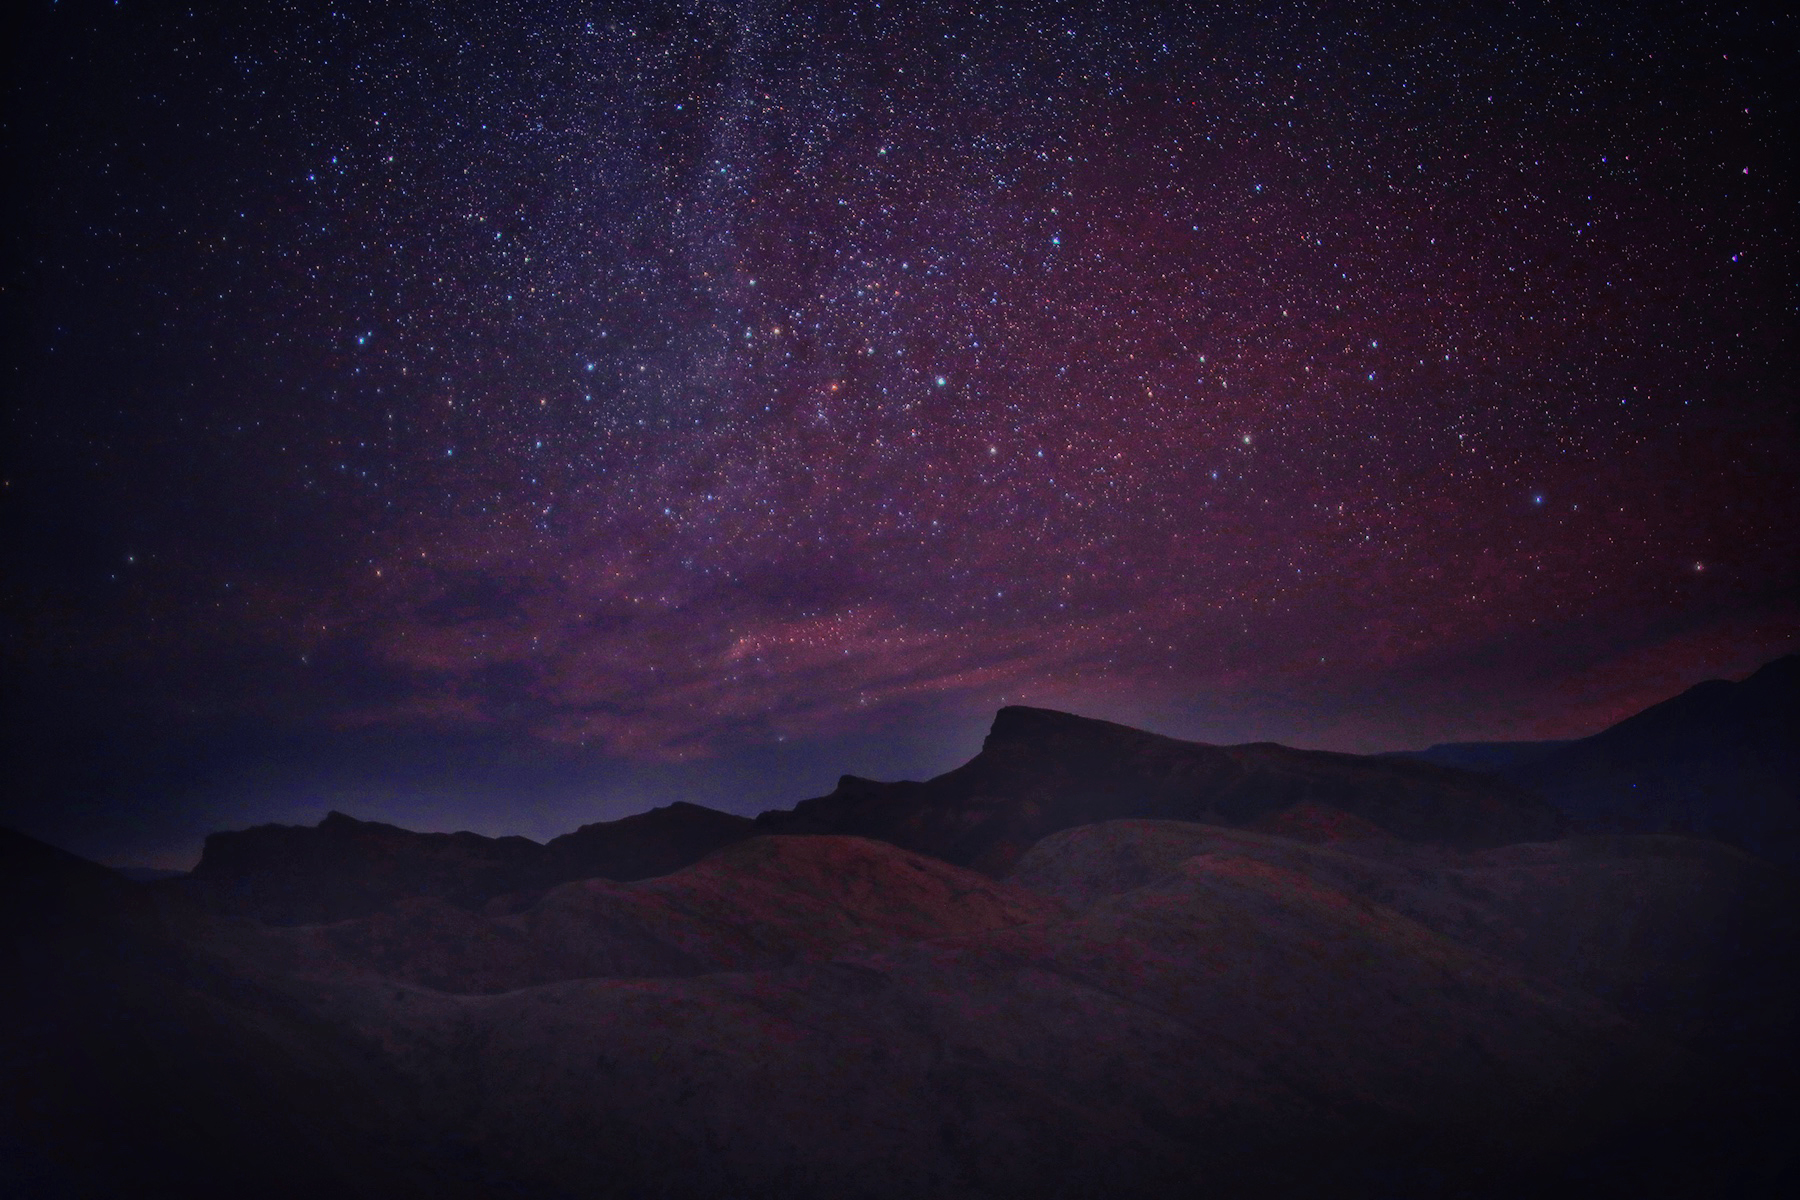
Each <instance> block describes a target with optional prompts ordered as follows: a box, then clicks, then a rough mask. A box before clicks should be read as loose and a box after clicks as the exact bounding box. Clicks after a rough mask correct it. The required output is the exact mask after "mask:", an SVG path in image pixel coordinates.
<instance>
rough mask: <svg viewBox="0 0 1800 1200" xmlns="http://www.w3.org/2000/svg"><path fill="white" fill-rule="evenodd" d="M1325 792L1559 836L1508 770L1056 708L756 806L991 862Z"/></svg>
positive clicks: (1412, 814)
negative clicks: (932, 758) (1210, 735)
mask: <svg viewBox="0 0 1800 1200" xmlns="http://www.w3.org/2000/svg"><path fill="white" fill-rule="evenodd" d="M1300 804H1318V805H1324V806H1327V807H1329V808H1332V809H1334V810H1337V811H1340V812H1343V813H1347V814H1349V815H1351V816H1353V817H1355V818H1358V819H1360V820H1362V821H1366V822H1369V823H1370V824H1372V825H1374V826H1377V827H1379V828H1380V829H1382V830H1384V831H1386V832H1387V833H1389V834H1391V835H1393V836H1396V837H1400V838H1403V839H1406V840H1410V841H1431V842H1443V843H1446V844H1451V845H1459V846H1475V845H1499V844H1502V843H1505V842H1512V841H1523V840H1527V839H1533V838H1548V837H1554V836H1556V834H1557V832H1558V831H1559V828H1560V823H1559V820H1558V818H1557V816H1556V814H1555V813H1554V812H1553V811H1552V810H1551V809H1550V808H1548V807H1547V806H1546V805H1545V804H1544V803H1543V802H1542V801H1541V800H1539V799H1538V798H1537V797H1535V796H1534V795H1532V794H1530V793H1529V792H1526V791H1525V790H1523V789H1521V788H1518V787H1515V786H1512V785H1510V784H1508V783H1507V782H1505V781H1503V780H1498V779H1494V778H1492V777H1486V776H1480V775H1474V774H1471V773H1468V772H1464V771H1456V770H1451V769H1447V768H1443V767H1438V766H1436V765H1433V764H1429V763H1418V762H1410V761H1405V760H1396V759H1382V758H1373V757H1366V756H1361V755H1353V754H1333V753H1328V752H1324V751H1313V750H1294V749H1290V748H1289V747H1286V746H1278V745H1275V744H1273V743H1256V744H1251V745H1245V746H1210V745H1206V744H1204V743H1200V742H1185V741H1180V740H1178V739H1175V738H1169V737H1162V736H1160V735H1158V734H1153V733H1146V732H1144V731H1142V730H1138V729H1131V728H1129V727H1127V726H1124V725H1115V724H1113V723H1112V722H1110V721H1096V720H1092V719H1089V718H1086V717H1077V716H1072V715H1070V714H1068V713H1060V712H1054V711H1051V710H1049V709H1040V708H1024V707H1011V708H1003V709H1001V710H1000V712H999V714H998V715H997V716H996V717H995V718H994V725H993V729H992V731H991V732H990V733H989V734H988V736H987V740H986V741H985V742H984V743H983V745H982V748H981V752H980V753H979V754H977V755H976V756H975V757H974V758H973V759H971V760H970V761H968V762H967V763H964V764H963V765H962V766H960V767H957V768H956V769H955V770H953V771H950V772H948V773H946V774H943V775H940V776H938V777H937V778H935V779H931V780H928V781H926V782H924V783H910V782H908V783H877V782H875V781H873V780H867V779H858V778H856V777H855V776H848V775H847V776H845V777H844V778H843V779H842V780H841V781H840V782H839V783H838V787H837V790H836V791H834V792H832V793H831V794H830V795H828V796H821V797H819V798H817V799H814V800H805V801H802V802H801V803H800V804H798V805H796V806H795V807H794V808H793V809H792V810H791V811H777V812H768V813H764V814H762V816H760V817H758V818H757V825H758V827H759V828H761V829H764V830H766V831H768V832H771V833H850V834H856V835H859V836H863V837H876V838H881V839H883V840H885V841H891V842H894V843H895V844H897V845H901V846H905V847H907V848H908V849H911V850H917V851H920V852H921V853H925V854H931V855H933V856H935V857H938V858H942V859H945V860H946V861H949V862H954V863H960V864H963V865H966V866H972V867H974V868H975V869H977V870H981V871H986V872H989V873H1000V872H1003V871H1005V870H1006V868H1007V867H1009V866H1010V865H1011V864H1012V863H1013V862H1014V861H1015V860H1016V859H1017V858H1018V856H1019V855H1020V854H1022V853H1023V852H1024V851H1025V849H1026V848H1027V847H1028V846H1030V845H1032V844H1033V843H1034V842H1036V841H1037V840H1038V839H1040V838H1042V837H1044V836H1046V835H1047V834H1050V833H1054V832H1056V831H1057V830H1059V829H1066V828H1069V827H1071V826H1075V825H1085V824H1090V823H1092V822H1095V821H1106V820H1114V819H1118V818H1126V817H1138V818H1142V817H1151V818H1163V819H1170V820H1184V821H1202V822H1206V823H1209V824H1215V825H1247V824H1250V823H1252V822H1255V821H1258V820H1266V819H1269V818H1270V817H1272V816H1273V815H1274V814H1276V813H1279V812H1281V811H1283V810H1285V809H1288V808H1292V807H1294V806H1296V805H1300Z"/></svg>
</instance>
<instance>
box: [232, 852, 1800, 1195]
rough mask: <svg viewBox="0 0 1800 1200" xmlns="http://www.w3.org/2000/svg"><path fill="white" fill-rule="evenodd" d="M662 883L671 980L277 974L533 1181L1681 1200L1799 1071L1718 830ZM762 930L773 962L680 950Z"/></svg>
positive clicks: (601, 1185) (847, 862) (776, 868)
mask: <svg viewBox="0 0 1800 1200" xmlns="http://www.w3.org/2000/svg"><path fill="white" fill-rule="evenodd" d="M919 873H927V874H929V878H928V879H926V880H924V881H923V882H918V881H912V880H909V879H908V878H907V876H908V875H913V874H919ZM859 874H860V879H859V881H858V882H856V883H855V884H853V885H851V886H847V887H846V886H840V885H839V884H838V883H837V882H836V880H838V879H841V878H844V877H846V876H850V877H856V876H858V875H859ZM959 880H960V881H961V882H960V885H959ZM802 881H812V882H809V883H803V882H802ZM658 882H659V883H661V884H663V885H666V886H665V887H664V888H662V889H658V891H657V893H656V894H659V895H661V896H663V897H680V899H679V900H677V901H676V902H675V903H674V904H673V905H672V907H671V909H670V910H669V911H670V912H672V913H674V914H676V915H675V917H674V918H672V919H668V920H667V922H666V923H665V924H663V925H662V926H661V929H662V930H663V932H662V934H661V935H660V936H663V937H665V938H669V937H670V936H671V933H672V935H673V939H674V940H679V939H684V938H694V939H695V940H692V941H687V942H685V943H684V944H683V947H684V952H685V953H687V954H689V955H690V956H691V957H690V958H689V959H688V960H687V961H684V962H679V963H676V964H674V965H673V967H672V968H671V969H668V970H665V971H660V972H651V971H649V970H647V969H646V967H645V966H640V967H639V968H638V969H639V970H640V971H643V972H644V973H642V974H639V975H638V976H636V977H633V978H618V977H612V976H610V975H609V974H607V973H601V974H596V975H594V976H591V977H587V978H577V979H567V980H564V981H562V982H556V983H548V984H544V985H542V986H535V987H527V988H522V989H518V990H512V991H507V992H504V993H499V994H488V995H469V994H446V992H444V991H438V990H431V989H426V988H422V987H419V986H417V985H416V984H413V983H407V982H404V981H403V980H398V979H394V978H393V977H392V976H385V977H384V976H382V975H380V974H379V972H381V971H383V970H387V969H388V968H386V967H384V966H383V965H382V964H379V963H377V964H371V963H369V962H367V961H363V962H359V963H356V964H354V966H353V967H350V968H347V967H346V966H345V965H344V963H343V962H342V961H335V962H334V961H329V960H325V959H313V960H310V961H308V962H306V963H304V964H302V965H300V966H299V967H294V966H291V965H290V966H288V967H285V968H284V970H285V971H286V972H287V973H286V974H285V975H283V976H282V977H280V978H269V977H267V976H264V978H266V979H269V981H268V982H267V983H266V984H265V986H267V987H268V988H269V989H270V990H271V992H273V993H276V994H280V995H282V996H283V997H284V998H285V1000H284V1002H285V1003H288V1004H290V1005H292V1006H293V1007H294V1008H296V1009H297V1010H300V1011H305V1012H308V1013H310V1014H312V1015H313V1016H314V1018H315V1019H316V1020H318V1021H319V1022H320V1023H321V1024H322V1025H325V1026H329V1027H334V1028H338V1029H342V1030H344V1031H345V1033H346V1036H347V1037H351V1038H354V1039H357V1040H359V1041H361V1042H363V1043H365V1044H369V1045H375V1046H379V1047H381V1048H382V1054H383V1055H384V1056H385V1057H386V1061H388V1062H390V1063H391V1064H392V1065H393V1068H394V1070H395V1071H397V1072H398V1073H399V1074H401V1075H402V1076H403V1077H405V1078H407V1079H408V1080H410V1081H412V1082H413V1083H414V1084H415V1086H416V1087H417V1088H418V1091H419V1094H420V1095H421V1096H422V1097H424V1099H425V1103H426V1104H427V1107H428V1109H429V1110H430V1112H431V1113H432V1115H433V1119H434V1120H436V1121H438V1122H441V1124H442V1126H443V1127H444V1128H445V1129H447V1130H454V1131H456V1132H457V1135H458V1136H459V1137H460V1138H461V1139H463V1140H465V1141H466V1142H467V1143H468V1144H470V1145H473V1146H477V1147H479V1163H480V1167H481V1170H482V1171H483V1172H484V1178H486V1179H489V1180H491V1181H498V1180H506V1181H509V1183H510V1184H512V1185H516V1186H523V1187H527V1188H536V1189H542V1190H543V1191H545V1192H547V1193H549V1194H562V1193H568V1194H583V1195H607V1196H610V1195H618V1196H635V1195H644V1194H656V1195H666V1196H696V1197H698V1196H728V1195H747V1196H784V1197H785V1196H802V1197H804V1196H820V1197H823V1196H832V1197H839V1196H866V1197H887V1196H893V1197H899V1196H918V1195H931V1196H952V1197H978V1196H1100V1195H1106V1196H1163V1195H1181V1194H1193V1193H1195V1192H1201V1193H1208V1194H1218V1195H1223V1196H1253V1195H1283V1194H1311V1195H1321V1194H1322V1195H1333V1196H1377V1195H1421V1196H1423V1195H1439V1194H1448V1195H1516V1194H1527V1193H1529V1194H1534V1195H1539V1194H1553V1195H1554V1194H1582V1195H1633V1196H1638V1195H1669V1196H1674V1195H1689V1194H1696V1193H1695V1191H1694V1189H1696V1188H1702V1187H1703V1186H1711V1185H1715V1184H1717V1183H1718V1182H1719V1181H1720V1180H1726V1179H1728V1180H1729V1181H1730V1183H1731V1186H1732V1187H1733V1189H1734V1190H1735V1191H1736V1192H1738V1193H1739V1194H1755V1193H1756V1190H1757V1189H1758V1188H1759V1187H1764V1186H1765V1185H1767V1186H1770V1187H1772V1186H1774V1185H1776V1184H1778V1183H1779V1182H1780V1179H1781V1172H1782V1170H1783V1169H1784V1168H1783V1165H1782V1163H1781V1162H1780V1161H1779V1160H1778V1159H1774V1158H1772V1157H1771V1153H1772V1151H1771V1147H1776V1148H1779V1146H1781V1145H1783V1144H1784V1142H1782V1141H1781V1140H1779V1138H1778V1137H1777V1136H1775V1135H1773V1134H1771V1132H1770V1130H1769V1129H1768V1128H1767V1127H1766V1120H1767V1116H1768V1113H1770V1112H1772V1111H1776V1110H1777V1109H1778V1107H1779V1104H1780V1102H1781V1100H1782V1097H1783V1096H1784V1095H1785V1093H1783V1092H1781V1091H1779V1090H1778V1089H1777V1088H1776V1087H1775V1086H1774V1085H1775V1084H1776V1083H1779V1082H1780V1079H1781V1073H1779V1072H1775V1073H1770V1072H1762V1073H1748V1072H1746V1070H1745V1069H1744V1064H1745V1062H1746V1061H1747V1060H1756V1061H1762V1062H1767V1063H1773V1062H1776V1061H1791V1053H1790V1051H1791V1047H1789V1046H1787V1045H1786V1043H1785V1042H1783V1041H1782V1039H1783V1038H1785V1037H1786V1036H1788V1033H1787V1027H1788V1025H1789V1024H1790V1022H1789V1021H1788V1019H1787V1011H1788V1009H1787V1007H1786V1006H1787V1005H1789V1004H1791V1001H1792V998H1793V995H1792V991H1791V988H1790V987H1789V986H1788V984H1789V981H1788V980H1786V979H1785V978H1783V977H1782V976H1781V975H1780V974H1779V972H1778V971H1777V970H1776V969H1775V968H1776V965H1777V964H1781V963H1784V962H1788V961H1791V954H1792V950H1793V931H1792V929H1791V925H1790V917H1791V914H1792V912H1793V900H1794V897H1793V896H1792V894H1791V891H1790V890H1789V887H1788V883H1787V880H1786V877H1785V876H1784V875H1782V874H1781V873H1780V872H1779V871H1778V870H1776V869H1774V868H1771V867H1769V866H1768V865H1767V864H1764V863H1760V862H1758V861H1757V860H1755V859H1753V858H1750V857H1748V856H1745V855H1742V854H1738V853H1736V852H1734V851H1730V850H1728V849H1724V848H1719V847H1710V846H1707V845H1704V844H1699V843H1691V842H1687V841H1685V840H1683V839H1661V840H1658V839H1629V838H1627V839H1610V840H1602V841H1583V842H1573V843H1566V844H1552V845H1547V846H1543V845H1540V846H1520V847H1512V848H1506V849H1501V850H1492V851H1483V852H1474V853H1464V852H1458V851H1453V850H1446V849H1442V848H1420V847H1409V846H1405V845H1403V844H1397V843H1395V842H1394V841H1392V840H1391V839H1373V840H1363V841H1355V842H1348V841H1346V842H1338V843H1334V844H1330V845H1314V844H1308V843H1303V842H1298V841H1294V840H1292V839H1286V838H1280V837H1274V836H1269V835H1260V834H1252V833H1246V832H1243V831H1238V830H1227V829H1221V828H1217V827H1207V826H1201V825H1196V824H1190V823H1180V822H1156V821H1151V822H1117V823H1110V824H1103V825H1094V826H1086V827H1082V828H1079V829H1072V830H1069V831H1066V832H1064V833H1062V834H1059V835H1057V836H1056V837H1055V838H1052V839H1049V840H1048V841H1046V842H1045V843H1043V844H1041V845H1040V846H1038V847H1037V848H1035V849H1033V850H1032V851H1030V852H1029V853H1028V854H1027V855H1026V856H1024V858H1023V859H1021V861H1020V863H1019V866H1018V869H1017V870H1016V871H1015V872H1014V873H1013V875H1012V877H1011V878H1010V879H1009V880H1008V881H1005V882H1001V883H995V882H992V881H988V880H985V879H983V878H981V877H980V876H976V875H973V874H971V873H967V872H959V871H958V870H957V869H956V868H952V867H945V866H942V865H933V864H930V863H928V862H925V861H924V860H919V859H917V858H916V857H915V856H911V855H907V854H905V853H904V852H899V851H895V850H893V849H891V848H887V847H881V846H879V845H878V844H876V843H870V842H865V841H861V840H858V839H846V838H839V837H832V836H814V837H802V838H779V837H778V838H770V839H758V841H756V842H751V843H747V844H746V845H745V846H742V847H737V848H734V849H733V850H731V851H727V852H725V853H724V854H722V855H720V856H718V857H717V858H715V859H712V860H709V861H708V862H706V863H702V864H699V865H697V866H696V867H692V868H689V869H687V870H686V871H684V872H681V873H678V874H677V875H676V876H673V877H670V879H668V880H664V881H658ZM959 887H960V888H966V889H968V891H967V894H966V895H964V896H958V895H957V892H958V890H959ZM637 888H638V890H645V889H644V888H643V885H637ZM759 889H772V891H774V892H785V893H787V894H788V895H789V896H790V897H797V896H799V895H801V894H802V893H804V894H806V895H808V896H809V897H810V899H811V900H812V901H813V903H810V904H809V903H799V904H795V903H788V902H778V903H770V902H769V901H768V900H764V899H760V898H758V897H757V893H758V890H759ZM745 894H748V895H750V896H751V897H752V898H751V899H750V900H749V901H748V902H747V903H745V904H744V905H743V906H742V907H741V908H734V907H733V906H732V905H730V904H729V903H720V900H721V899H728V898H730V897H735V896H738V895H745ZM763 894H764V895H768V894H769V892H768V891H765V892H764V893H763ZM1033 894H1035V895H1036V896H1037V897H1040V898H1039V899H1036V900H1034V899H1033V898H1032V896H1033ZM688 914H698V916H697V918H693V922H694V923H689V922H690V917H689V915H688ZM734 926H735V929H734V928H733V927H734ZM934 926H935V927H936V929H937V932H936V933H935V935H932V933H931V930H932V928H933V927H934ZM645 927H646V926H645V925H643V924H640V925H639V926H638V931H639V932H642V930H643V929H644V928H645ZM856 927H864V928H866V929H870V930H879V932H877V933H874V934H861V935H857V934H854V933H851V934H849V935H847V931H849V930H854V929H855V928H856ZM696 933H698V936H697V937H696ZM280 936H282V937H286V938H293V937H296V936H305V931H282V932H281V934H280ZM586 936H589V937H596V936H601V933H600V932H597V931H593V930H590V931H589V932H588V933H587V934H586ZM743 946H758V947H765V948H772V949H773V950H774V953H775V955H776V956H777V958H778V959H779V960H780V961H783V962H785V963H786V965H779V966H776V965H766V966H762V967H760V968H758V969H749V970H743V969H739V970H728V971H718V970H716V969H714V970H707V971H705V973H701V974H693V973H692V972H693V970H694V969H695V967H696V966H699V967H702V968H705V967H706V966H707V965H708V964H706V963H705V962H704V961H696V960H703V959H704V957H705V955H707V954H714V955H718V957H717V958H716V959H714V961H713V963H712V964H711V966H712V967H714V968H716V967H719V966H742V965H743V959H742V958H741V957H739V956H740V955H741V954H742V953H743V951H742V949H741V947H743ZM266 952H267V943H259V947H258V948H256V949H242V950H239V951H237V952H236V953H238V954H239V955H240V959H239V961H240V962H242V963H244V964H245V965H244V967H243V969H244V970H245V971H247V972H251V973H258V974H260V973H262V972H265V971H268V970H270V968H269V967H268V966H267V965H266V963H265V962H264V961H263V960H261V959H260V958H259V957H258V956H259V955H261V954H264V953H266ZM759 952H760V953H768V950H767V949H765V950H762V951H759ZM764 961H765V962H767V961H769V960H767V959H765V960H764ZM372 965H373V967H374V968H375V970H376V972H377V974H376V975H374V976H371V975H370V974H369V972H370V970H371V966H372ZM406 969H407V968H405V967H401V968H400V970H401V971H404V970H406ZM1747 1086H1748V1087H1750V1088H1754V1089H1755V1090H1747ZM1750 1098H1753V1099H1755V1100H1756V1102H1757V1103H1755V1104H1746V1103H1745V1101H1746V1100H1747V1099H1750ZM1758 1113H1760V1114H1761V1116H1760V1117H1758V1116H1757V1114H1758ZM1726 1118H1728V1119H1726ZM1759 1120H1760V1121H1763V1122H1765V1124H1758V1123H1757V1122H1758V1121H1759ZM1721 1121H1723V1123H1724V1125H1725V1126H1726V1128H1724V1129H1723V1130H1722V1129H1721V1128H1720V1124H1721ZM1782 1136H1784V1135H1782ZM1721 1171H1724V1172H1727V1174H1726V1175H1721V1174H1720V1172H1721ZM1771 1194H1774V1193H1771Z"/></svg>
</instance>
